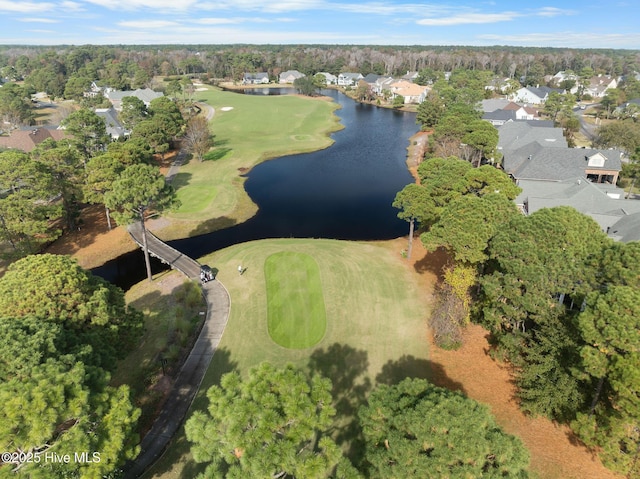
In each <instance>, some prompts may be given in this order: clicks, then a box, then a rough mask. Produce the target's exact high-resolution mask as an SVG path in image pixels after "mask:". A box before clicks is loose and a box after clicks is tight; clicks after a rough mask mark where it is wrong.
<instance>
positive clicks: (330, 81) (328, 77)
mask: <svg viewBox="0 0 640 479" xmlns="http://www.w3.org/2000/svg"><path fill="white" fill-rule="evenodd" d="M318 75H322V76H323V77H324V79H325V83H326V84H327V85H335V84H337V83H338V77H337V76H335V75H332V74H331V73H327V72H320V73H316V76H318Z"/></svg>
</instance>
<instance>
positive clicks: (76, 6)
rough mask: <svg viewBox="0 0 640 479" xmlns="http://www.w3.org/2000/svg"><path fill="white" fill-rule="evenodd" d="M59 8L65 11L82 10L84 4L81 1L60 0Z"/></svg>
mask: <svg viewBox="0 0 640 479" xmlns="http://www.w3.org/2000/svg"><path fill="white" fill-rule="evenodd" d="M60 8H61V9H62V10H64V11H65V12H82V11H84V10H85V8H84V6H83V5H82V4H81V3H78V2H71V1H64V2H61V3H60Z"/></svg>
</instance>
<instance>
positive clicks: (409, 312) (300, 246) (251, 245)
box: [144, 239, 437, 479]
mask: <svg viewBox="0 0 640 479" xmlns="http://www.w3.org/2000/svg"><path fill="white" fill-rule="evenodd" d="M282 253H284V254H285V256H290V255H297V256H299V257H305V258H307V257H308V258H311V259H313V261H314V262H315V264H316V265H317V268H318V271H319V277H320V281H321V284H322V293H323V296H324V305H325V311H326V331H325V334H324V336H323V337H322V339H321V340H320V342H318V344H316V345H315V346H312V347H310V348H307V349H289V348H285V347H282V346H280V345H278V344H276V343H275V342H274V341H273V340H272V339H271V336H270V334H269V326H268V321H267V317H268V308H269V300H268V299H267V295H268V293H267V291H268V287H267V277H269V276H270V275H269V274H266V275H265V263H266V262H267V259H268V258H270V257H272V256H273V255H276V258H277V257H278V255H280V254H282ZM201 261H202V262H203V263H207V264H209V265H211V266H212V267H216V268H218V269H219V270H220V272H219V273H218V279H219V280H220V281H221V282H222V284H224V285H225V287H226V288H227V289H228V291H229V294H230V296H231V313H230V317H229V322H228V324H227V328H226V330H225V332H224V335H223V336H222V340H221V342H220V347H219V349H218V350H217V351H216V353H215V355H214V357H213V361H212V363H211V366H210V367H209V369H208V371H207V374H206V375H205V378H204V380H203V383H202V386H201V388H200V391H199V392H198V395H197V396H196V399H195V400H194V403H193V405H192V408H191V412H190V413H189V414H191V413H192V412H193V411H194V410H198V409H200V410H202V409H204V408H206V406H207V400H206V397H205V393H206V390H207V389H208V387H209V386H211V385H212V384H217V383H218V382H219V380H220V377H221V375H222V374H224V373H226V372H229V371H231V370H237V371H239V372H241V373H242V374H244V373H246V372H247V371H248V370H249V368H251V367H252V366H255V365H257V364H259V363H260V362H262V361H269V362H270V363H272V364H274V365H277V366H281V365H284V364H287V363H293V364H294V365H297V366H299V367H302V368H304V369H305V370H307V371H309V372H310V373H319V374H322V375H323V376H325V377H328V378H329V379H331V381H332V383H333V397H334V404H335V405H336V409H337V416H336V420H335V425H334V434H335V437H336V440H337V441H338V443H339V444H340V445H341V446H342V447H343V448H344V451H345V453H347V454H348V455H349V457H350V458H352V459H354V460H358V458H359V457H360V456H361V453H362V448H361V445H360V442H359V436H358V428H357V427H356V426H355V416H356V414H357V409H358V407H359V406H360V405H361V404H362V403H364V402H365V401H366V397H367V395H368V393H369V391H370V390H371V389H372V388H373V386H374V385H375V384H376V383H395V382H397V381H399V380H400V379H402V378H403V377H406V376H412V377H423V378H428V377H429V376H430V374H431V371H432V368H433V367H437V366H434V365H432V364H431V363H430V361H429V359H428V358H429V350H428V339H427V325H426V318H427V316H428V310H429V299H428V298H427V295H426V293H424V292H421V291H420V290H419V289H418V286H417V285H416V284H415V282H414V281H415V280H414V277H413V276H412V274H411V272H410V271H409V270H408V268H407V267H406V265H405V264H404V262H403V259H402V258H401V256H400V254H399V252H398V251H395V250H392V249H390V248H388V247H385V246H382V245H379V244H376V243H356V242H348V241H335V240H311V239H277V240H263V241H253V242H248V243H242V244H238V245H234V246H231V247H229V248H226V249H223V250H220V251H217V252H215V253H213V254H211V255H208V256H206V257H204V258H201ZM238 265H242V266H243V267H246V268H247V269H246V271H245V273H244V274H243V275H239V274H238V270H237V268H238ZM188 451H189V444H188V442H187V441H186V439H185V437H184V430H182V429H181V430H180V432H179V434H178V435H177V436H176V438H175V439H174V440H173V441H172V442H171V444H170V446H169V448H168V449H167V452H166V453H165V455H164V456H163V457H162V459H161V460H160V461H159V462H158V464H157V465H156V466H155V467H154V468H153V469H152V471H151V472H150V473H148V474H146V475H145V476H144V477H145V478H146V479H150V478H163V479H169V478H175V477H196V476H197V474H198V473H199V472H201V471H202V467H201V466H200V465H198V464H196V463H195V462H194V461H193V460H192V459H191V457H190V455H189V452H188Z"/></svg>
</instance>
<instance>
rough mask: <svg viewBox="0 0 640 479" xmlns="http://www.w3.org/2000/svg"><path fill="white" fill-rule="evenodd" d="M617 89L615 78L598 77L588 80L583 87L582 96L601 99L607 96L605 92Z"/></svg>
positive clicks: (607, 76) (608, 76) (609, 76)
mask: <svg viewBox="0 0 640 479" xmlns="http://www.w3.org/2000/svg"><path fill="white" fill-rule="evenodd" d="M617 87H618V79H617V78H614V77H612V76H611V75H598V76H596V77H593V78H590V79H589V82H588V83H587V84H586V85H584V89H583V94H587V95H591V96H592V97H593V98H602V97H604V96H605V95H606V94H607V90H610V89H612V88H617ZM572 91H573V90H572ZM576 91H577V88H576Z"/></svg>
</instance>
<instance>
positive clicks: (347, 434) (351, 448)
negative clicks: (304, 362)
mask: <svg viewBox="0 0 640 479" xmlns="http://www.w3.org/2000/svg"><path fill="white" fill-rule="evenodd" d="M368 367H369V359H368V355H367V352H366V351H364V350H357V349H354V348H352V347H351V346H348V345H346V344H339V343H334V344H332V345H331V346H329V347H328V348H326V349H318V350H316V351H314V352H313V354H312V355H311V357H310V358H309V363H308V368H309V370H310V371H311V372H312V373H318V374H320V375H322V376H324V377H326V378H329V379H330V380H331V383H332V385H333V388H332V391H331V393H332V396H333V403H334V406H335V408H336V413H337V414H336V418H335V421H334V429H333V431H332V432H333V434H332V436H333V438H334V440H335V441H336V443H338V444H339V445H344V444H348V448H347V450H346V455H347V457H348V458H349V459H350V460H351V462H352V463H353V464H354V465H356V466H357V465H360V464H361V463H362V461H363V458H364V437H363V436H362V428H361V426H360V424H359V421H358V419H357V417H358V409H359V408H360V407H361V406H362V405H364V404H365V403H366V400H367V395H368V393H369V391H370V390H371V380H370V379H369V378H368V377H366V376H365V374H366V372H367V369H368Z"/></svg>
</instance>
